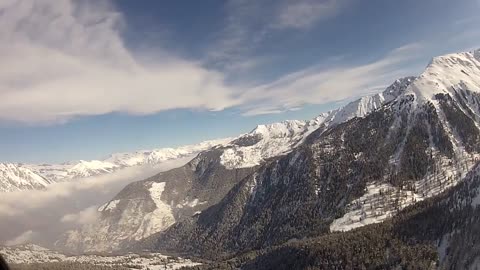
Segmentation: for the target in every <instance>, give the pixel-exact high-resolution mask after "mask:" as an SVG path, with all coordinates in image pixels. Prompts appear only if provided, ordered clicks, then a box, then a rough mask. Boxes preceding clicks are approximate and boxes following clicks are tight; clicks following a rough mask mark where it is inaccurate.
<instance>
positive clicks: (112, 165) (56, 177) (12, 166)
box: [0, 138, 231, 192]
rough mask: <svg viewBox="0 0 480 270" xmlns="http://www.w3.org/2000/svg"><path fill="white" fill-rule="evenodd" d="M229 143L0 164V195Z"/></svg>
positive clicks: (185, 155)
mask: <svg viewBox="0 0 480 270" xmlns="http://www.w3.org/2000/svg"><path fill="white" fill-rule="evenodd" d="M230 140H231V139H228V138H227V139H220V140H211V141H204V142H201V143H199V144H194V145H186V146H181V147H178V148H161V149H154V150H143V151H136V152H131V153H116V154H112V155H110V156H108V157H107V158H105V159H102V160H90V161H85V160H79V161H70V162H65V163H62V164H47V163H43V164H25V163H0V192H12V191H22V190H34V189H44V188H46V187H47V186H48V185H50V184H52V183H58V182H63V181H70V180H74V179H80V178H86V177H91V176H96V175H102V174H108V173H112V172H114V171H117V170H119V169H123V168H127V167H133V166H156V165H158V164H160V163H162V162H165V161H169V160H174V159H179V158H184V157H188V156H191V155H195V154H198V153H199V152H201V151H203V150H206V149H209V148H210V147H212V146H215V145H221V144H223V143H227V142H229V141H230Z"/></svg>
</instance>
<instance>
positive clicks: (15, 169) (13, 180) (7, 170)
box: [0, 163, 54, 191]
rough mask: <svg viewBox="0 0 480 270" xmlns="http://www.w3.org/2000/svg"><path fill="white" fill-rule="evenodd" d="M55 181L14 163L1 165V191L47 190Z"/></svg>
mask: <svg viewBox="0 0 480 270" xmlns="http://www.w3.org/2000/svg"><path fill="white" fill-rule="evenodd" d="M53 182H54V181H51V180H48V178H44V177H42V176H41V175H39V174H38V173H35V172H34V171H32V170H30V169H29V168H25V167H22V166H19V165H18V164H12V163H0V191H15V190H25V189H41V188H45V187H46V186H48V185H49V184H51V183H53Z"/></svg>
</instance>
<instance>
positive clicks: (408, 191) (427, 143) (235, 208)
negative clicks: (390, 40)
mask: <svg viewBox="0 0 480 270" xmlns="http://www.w3.org/2000/svg"><path fill="white" fill-rule="evenodd" d="M438 59H440V60H438ZM458 70H460V72H457V71H458ZM449 74H454V76H450V75H449ZM479 74H480V63H479V59H478V52H474V53H461V54H454V55H448V56H444V57H440V58H436V59H434V61H432V63H431V64H430V65H429V66H428V67H427V69H426V71H425V72H424V73H423V74H422V75H421V76H420V77H419V78H417V79H415V81H413V82H412V83H411V84H410V85H409V86H408V87H407V88H406V89H405V91H403V93H401V94H400V95H399V96H398V97H396V98H394V99H392V100H390V101H388V102H387V103H385V104H384V106H383V107H381V108H380V109H378V110H375V111H373V112H372V113H370V114H367V115H366V116H365V117H364V118H354V119H352V120H349V121H348V122H346V123H342V124H338V125H334V126H331V127H330V128H328V129H326V130H319V131H318V132H313V133H311V135H310V136H309V137H308V138H307V139H306V140H305V142H304V143H303V144H302V145H300V146H299V147H297V148H296V149H295V150H294V151H293V152H291V153H290V154H288V155H286V156H283V157H279V158H276V159H273V160H271V161H270V162H268V163H267V164H265V165H264V166H262V167H260V168H259V169H258V170H257V171H256V172H255V173H254V174H252V175H250V176H249V177H247V178H245V179H244V180H242V181H241V182H240V183H239V184H237V185H236V186H235V187H234V188H233V189H232V190H231V191H230V192H229V193H228V194H227V196H226V197H225V198H224V199H223V200H222V201H221V202H220V203H218V204H217V205H214V206H212V207H210V208H209V209H206V210H205V211H203V212H202V213H201V214H200V215H198V216H194V217H192V218H191V219H189V220H185V221H183V222H178V223H176V224H174V225H173V226H172V227H170V228H169V229H168V230H167V231H165V232H163V233H159V234H156V235H153V236H151V237H150V238H149V239H148V240H146V241H145V245H146V246H150V247H151V248H153V249H159V250H173V251H177V252H178V251H182V252H189V253H195V254H199V255H201V256H207V257H212V258H215V257H218V255H219V254H222V253H223V254H231V253H236V252H241V251H246V250H251V249H258V248H262V247H267V246H271V245H275V244H280V243H284V242H286V241H289V240H292V239H300V238H305V237H313V236H317V235H322V234H325V233H328V232H329V231H337V230H339V231H344V230H350V229H352V228H356V227H361V226H364V225H367V224H371V223H377V222H381V221H383V220H386V219H387V218H388V217H391V216H393V215H395V214H396V213H398V211H400V210H401V209H403V208H405V207H407V206H409V205H412V204H415V203H416V202H418V201H421V200H424V199H426V198H430V197H433V196H436V195H438V194H440V193H441V192H443V191H444V190H446V189H448V188H450V187H452V186H455V185H456V184H458V183H459V182H460V180H461V179H462V178H463V177H464V176H465V175H466V173H467V172H469V170H470V169H471V168H472V166H473V165H474V163H475V161H476V159H478V157H479V145H480V131H479V128H478V125H479V115H478V108H479V104H480V103H479V101H480V95H479V93H478V92H479V91H480V87H479V82H480V76H478V75H479Z"/></svg>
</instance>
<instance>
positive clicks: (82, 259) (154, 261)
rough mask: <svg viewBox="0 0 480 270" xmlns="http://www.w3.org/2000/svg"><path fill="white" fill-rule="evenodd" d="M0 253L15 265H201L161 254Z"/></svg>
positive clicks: (33, 248)
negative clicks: (63, 263)
mask: <svg viewBox="0 0 480 270" xmlns="http://www.w3.org/2000/svg"><path fill="white" fill-rule="evenodd" d="M0 253H1V254H2V255H4V256H5V260H6V261H7V262H8V263H10V264H15V263H26V264H30V263H46V262H79V263H92V264H96V265H105V266H111V267H115V266H124V267H127V266H128V267H130V268H131V269H144V270H146V269H150V270H160V269H179V268H181V267H186V266H195V265H199V264H200V263H196V262H192V261H191V260H189V259H182V258H172V257H168V256H165V255H162V254H160V253H148V254H134V253H129V254H125V255H116V256H113V255H112V256H101V255H79V256H68V255H65V254H62V253H59V252H56V251H52V250H49V249H46V248H43V247H40V246H37V245H32V244H28V245H21V246H13V247H0Z"/></svg>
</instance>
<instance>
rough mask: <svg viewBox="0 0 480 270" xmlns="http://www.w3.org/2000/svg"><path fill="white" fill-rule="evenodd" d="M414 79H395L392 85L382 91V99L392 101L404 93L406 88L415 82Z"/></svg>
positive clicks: (411, 77)
mask: <svg viewBox="0 0 480 270" xmlns="http://www.w3.org/2000/svg"><path fill="white" fill-rule="evenodd" d="M415 79H416V78H415V77H413V76H410V77H404V78H400V79H397V80H396V81H395V82H394V83H393V84H392V85H390V86H389V87H387V89H385V91H383V93H382V94H383V97H384V98H385V99H386V100H392V99H394V98H396V97H398V96H400V95H401V94H403V93H405V90H407V88H408V86H409V85H410V84H411V83H412V82H413V81H414V80H415Z"/></svg>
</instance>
